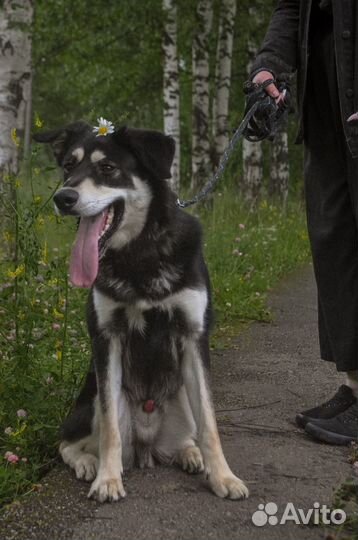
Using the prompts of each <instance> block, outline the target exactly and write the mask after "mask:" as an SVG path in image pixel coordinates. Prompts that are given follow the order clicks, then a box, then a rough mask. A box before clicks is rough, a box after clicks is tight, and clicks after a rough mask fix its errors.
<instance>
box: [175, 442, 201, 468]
mask: <svg viewBox="0 0 358 540" xmlns="http://www.w3.org/2000/svg"><path fill="white" fill-rule="evenodd" d="M177 461H178V463H179V464H180V465H181V467H182V469H183V471H186V472H188V473H190V474H197V473H201V472H203V470H204V461H203V457H202V455H201V452H200V450H199V448H198V447H197V446H188V447H187V448H183V450H180V452H179V453H178V457H177Z"/></svg>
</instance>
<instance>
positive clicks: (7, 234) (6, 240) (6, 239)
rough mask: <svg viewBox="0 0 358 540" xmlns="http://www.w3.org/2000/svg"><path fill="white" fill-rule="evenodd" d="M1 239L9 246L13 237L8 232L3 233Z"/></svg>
mask: <svg viewBox="0 0 358 540" xmlns="http://www.w3.org/2000/svg"><path fill="white" fill-rule="evenodd" d="M3 238H4V241H5V242H6V243H7V244H10V243H11V242H12V241H13V239H14V236H13V235H12V234H11V232H10V231H5V232H4V234H3Z"/></svg>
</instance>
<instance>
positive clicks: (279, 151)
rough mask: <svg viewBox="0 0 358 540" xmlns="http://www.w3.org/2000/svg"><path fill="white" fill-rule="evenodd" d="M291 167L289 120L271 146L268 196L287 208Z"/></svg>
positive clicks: (283, 124)
mask: <svg viewBox="0 0 358 540" xmlns="http://www.w3.org/2000/svg"><path fill="white" fill-rule="evenodd" d="M289 177H290V167H289V160H288V134H287V120H286V122H283V123H282V124H281V126H280V127H279V129H278V131H277V133H276V135H275V139H274V140H273V142H272V146H271V162H270V179H269V185H268V194H269V196H271V197H277V198H279V199H280V200H281V202H282V204H283V206H286V203H287V197H288V181H289Z"/></svg>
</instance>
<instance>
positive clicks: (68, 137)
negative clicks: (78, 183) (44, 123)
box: [33, 122, 91, 165]
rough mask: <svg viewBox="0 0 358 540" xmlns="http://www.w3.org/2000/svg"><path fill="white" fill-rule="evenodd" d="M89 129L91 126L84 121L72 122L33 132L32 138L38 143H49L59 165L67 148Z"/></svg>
mask: <svg viewBox="0 0 358 540" xmlns="http://www.w3.org/2000/svg"><path fill="white" fill-rule="evenodd" d="M90 130H91V126H89V125H88V124H86V122H74V123H73V124H69V125H68V126H65V127H62V128H59V129H53V130H51V131H43V132H41V133H35V134H34V135H33V139H34V140H35V141H36V142H39V143H49V144H50V145H51V148H52V151H53V153H54V155H55V158H56V159H57V163H58V164H59V165H61V163H62V160H63V158H64V156H65V154H66V152H67V150H68V148H69V147H70V146H71V145H72V144H73V143H74V142H75V140H76V139H77V138H80V137H82V136H83V135H84V134H85V133H86V132H87V131H90Z"/></svg>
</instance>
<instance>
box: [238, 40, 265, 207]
mask: <svg viewBox="0 0 358 540" xmlns="http://www.w3.org/2000/svg"><path fill="white" fill-rule="evenodd" d="M248 52H249V62H248V64H247V73H248V74H249V73H250V72H251V65H252V60H253V58H254V57H255V55H256V53H257V47H256V45H255V44H254V43H253V41H252V39H251V38H249V41H248ZM242 163H243V178H242V191H243V193H244V197H245V199H246V200H247V201H248V202H249V203H251V204H255V203H256V201H257V199H258V198H259V196H260V191H261V187H262V180H263V152H262V144H261V142H249V141H247V140H246V139H244V140H243V141H242Z"/></svg>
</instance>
